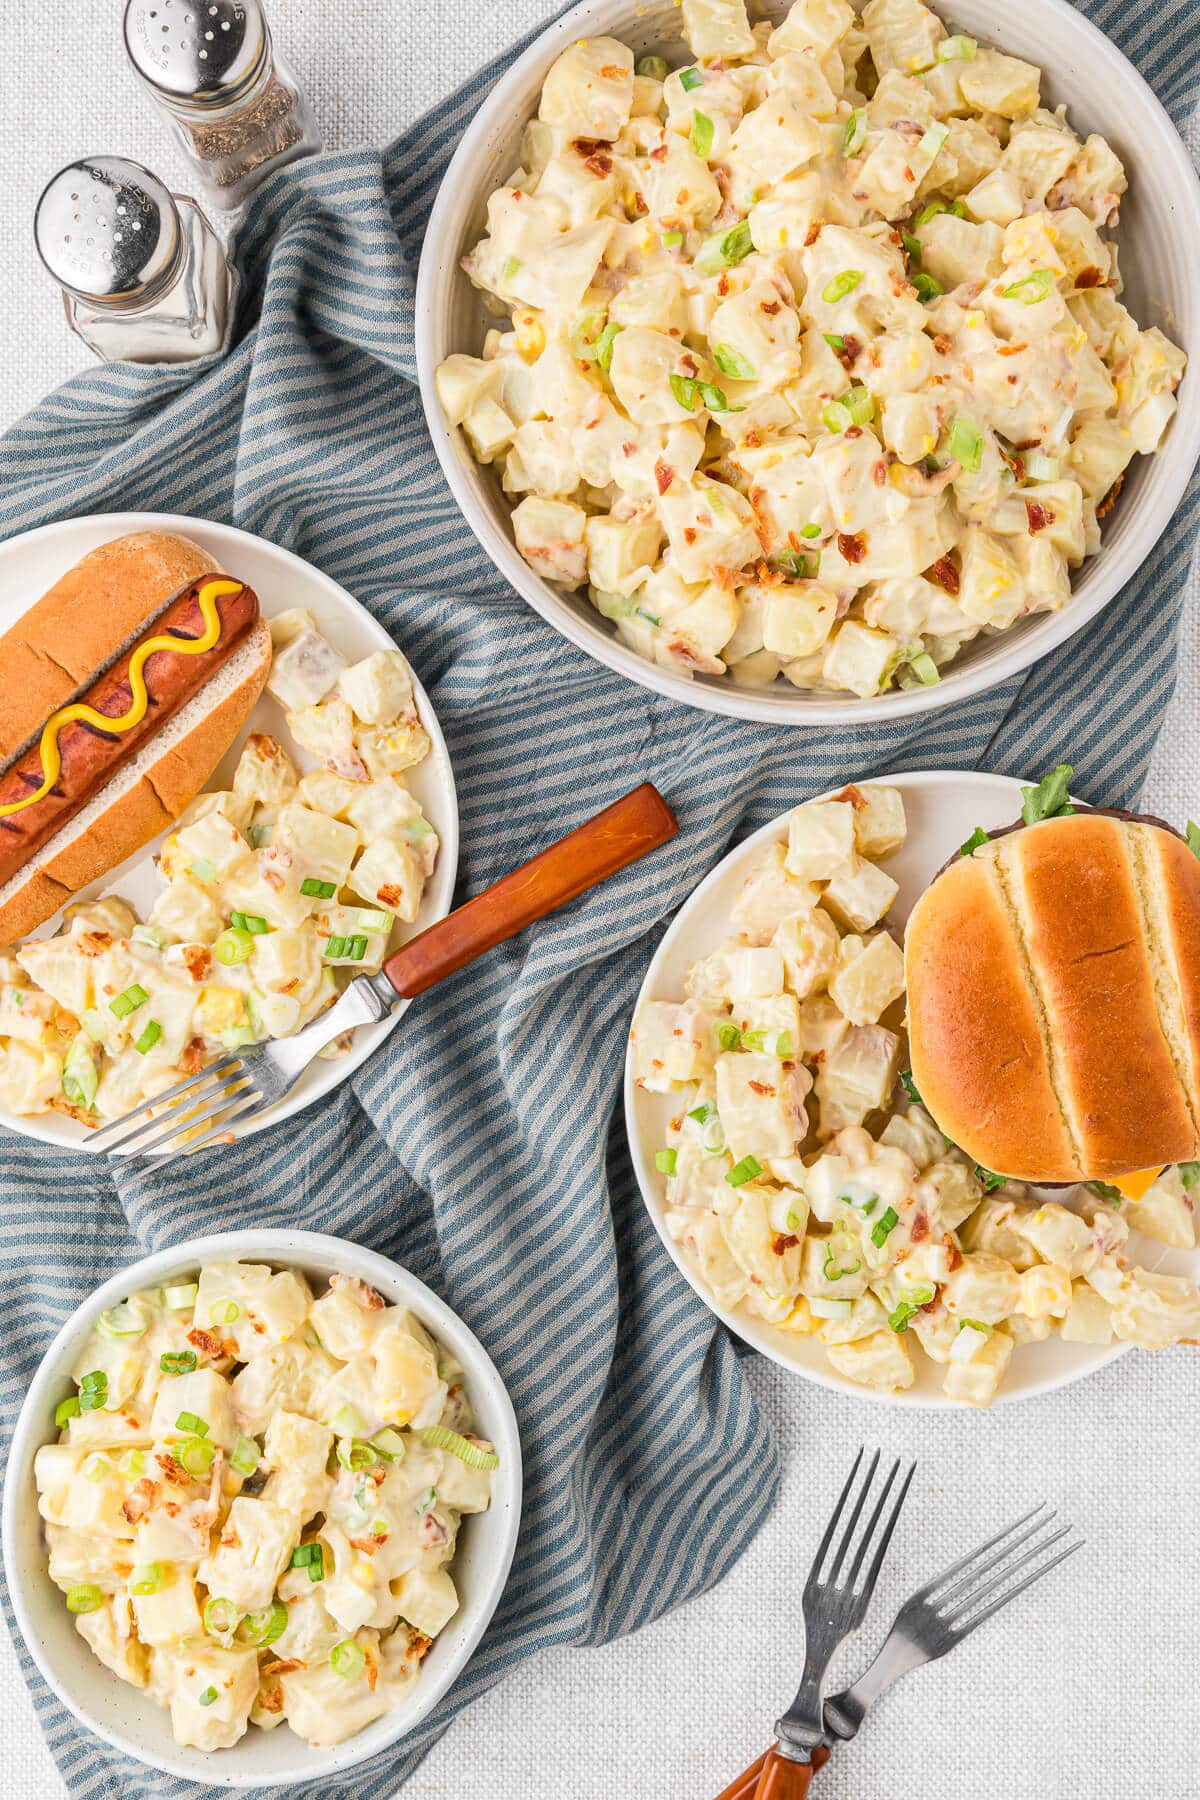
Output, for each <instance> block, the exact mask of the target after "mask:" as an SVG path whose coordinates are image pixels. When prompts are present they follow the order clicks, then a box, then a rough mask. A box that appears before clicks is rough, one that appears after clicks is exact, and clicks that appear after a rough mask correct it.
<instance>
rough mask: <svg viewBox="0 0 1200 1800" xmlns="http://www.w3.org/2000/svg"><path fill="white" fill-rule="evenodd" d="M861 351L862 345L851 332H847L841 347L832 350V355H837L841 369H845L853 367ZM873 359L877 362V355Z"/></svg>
mask: <svg viewBox="0 0 1200 1800" xmlns="http://www.w3.org/2000/svg"><path fill="white" fill-rule="evenodd" d="M861 353H862V345H861V343H860V342H859V340H858V339H857V338H856V337H855V336H854V333H853V332H847V334H846V341H845V343H844V344H843V345H842V347H841V349H840V350H835V351H834V355H835V356H836V357H837V359H838V361H839V362H840V363H841V365H842V367H843V369H846V370H849V369H852V368H853V367H854V364H855V363H856V362H857V361H858V358H859V356H860V355H861ZM875 361H876V363H878V361H879V358H878V356H877V357H876V358H875Z"/></svg>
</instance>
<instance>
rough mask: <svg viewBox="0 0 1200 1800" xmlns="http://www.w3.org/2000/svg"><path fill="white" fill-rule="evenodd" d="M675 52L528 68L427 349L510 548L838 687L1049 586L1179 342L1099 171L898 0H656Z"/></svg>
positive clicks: (911, 673) (1095, 142) (1147, 448)
mask: <svg viewBox="0 0 1200 1800" xmlns="http://www.w3.org/2000/svg"><path fill="white" fill-rule="evenodd" d="M682 21H683V28H684V32H685V35H686V38H687V42H688V44H689V46H690V48H691V52H692V60H691V61H689V62H687V63H685V64H683V66H681V67H677V68H671V67H669V65H668V62H667V61H666V59H665V58H663V57H662V56H659V55H635V54H634V52H633V51H632V50H631V49H629V48H628V46H626V45H624V44H621V43H618V42H617V41H616V40H615V39H613V38H608V37H603V38H597V39H594V40H590V41H581V42H578V43H575V44H572V45H571V47H570V48H569V49H567V50H565V51H564V52H563V53H562V55H561V56H560V57H559V58H558V60H557V62H556V63H555V64H554V66H553V67H552V68H551V70H550V73H549V74H548V76H547V78H546V82H545V85H544V87H543V90H542V96H541V103H540V106H539V109H538V115H537V118H536V119H534V120H532V121H531V122H530V123H529V125H528V127H527V129H526V132H525V137H524V140H523V146H522V150H521V163H520V166H519V167H518V168H517V169H515V170H514V171H513V172H512V173H511V174H510V176H509V178H508V180H507V181H506V182H505V184H504V185H503V186H502V187H499V188H497V189H496V191H495V192H494V193H493V194H492V196H491V199H490V201H489V203H488V209H487V230H486V234H485V235H484V237H483V238H482V239H481V241H480V242H479V243H478V244H477V245H476V246H475V247H474V249H472V250H471V252H470V253H469V255H467V257H466V258H465V260H464V263H463V267H464V268H465V270H466V272H467V274H468V275H469V277H470V279H471V280H472V281H473V282H474V283H475V285H476V286H477V287H478V288H479V289H480V290H481V291H482V294H483V296H484V300H485V303H486V304H487V306H488V307H489V309H490V310H491V311H493V312H495V313H497V314H508V315H510V321H509V323H508V325H507V326H503V325H497V326H496V327H495V328H494V329H492V330H489V331H488V333H487V336H486V340H485V342H484V345H483V354H482V356H481V357H476V356H471V355H466V354H455V355H453V356H450V357H449V358H448V359H447V360H446V361H445V362H444V363H443V364H442V366H441V368H440V369H439V371H438V375H437V386H438V393H439V396H440V399H441V403H442V406H443V408H444V410H445V413H446V416H447V418H448V419H449V421H450V423H451V424H452V425H455V426H461V427H462V429H463V431H464V433H465V435H466V438H467V440H468V442H469V444H470V447H471V450H472V452H473V453H474V455H475V456H476V458H477V459H478V460H479V461H480V462H483V463H489V464H491V465H492V466H493V467H494V468H495V470H496V472H497V475H498V477H499V479H500V481H501V483H502V485H503V489H504V492H505V493H506V494H507V495H508V496H510V498H511V500H512V503H513V514H512V524H513V531H514V534H515V537H516V543H517V547H518V549H519V550H520V551H521V553H522V555H523V556H524V557H525V559H526V561H527V562H528V563H529V565H530V567H531V568H533V569H534V570H535V571H536V572H537V573H538V574H539V575H541V576H543V577H544V578H545V579H546V580H547V581H550V582H553V583H555V584H557V585H558V586H559V587H561V588H563V589H570V590H585V591H586V593H587V595H588V596H589V598H590V600H591V602H592V604H593V605H594V606H595V607H597V608H598V610H599V611H600V612H601V613H602V614H603V615H604V617H605V618H606V619H609V620H611V621H612V624H613V627H614V629H615V631H616V633H617V635H618V636H619V637H620V638H622V639H623V640H624V641H625V642H626V643H627V644H628V645H630V646H631V647H632V648H633V649H634V650H636V651H638V652H640V653H641V654H642V655H644V656H646V657H648V658H650V659H652V660H653V661H655V662H657V663H659V664H660V665H663V666H667V667H670V668H672V669H676V670H681V671H683V672H685V673H689V674H694V673H696V672H702V673H704V674H705V675H709V676H723V675H725V674H728V675H729V676H730V677H731V678H732V679H733V680H734V681H735V682H739V683H745V684H750V685H762V684H766V683H770V682H773V681H775V680H776V679H777V678H778V677H780V676H782V677H784V678H786V680H788V681H790V682H792V683H794V684H795V685H796V686H797V687H800V688H805V689H818V690H836V691H839V692H845V693H849V694H853V695H857V696H860V697H862V698H867V697H870V696H874V695H877V694H880V693H882V692H883V691H884V690H886V689H888V688H893V687H896V686H899V687H911V686H914V685H929V684H932V683H935V682H936V681H937V680H938V679H939V671H940V670H942V669H943V668H944V667H945V666H946V665H947V664H948V663H950V662H952V661H953V659H954V657H955V656H957V654H958V653H959V651H960V650H961V648H962V646H963V645H964V644H966V643H967V642H969V640H971V639H972V638H975V637H977V636H978V635H979V634H980V633H986V634H994V633H997V632H1001V631H1004V630H1007V629H1008V628H1009V627H1011V626H1012V625H1014V624H1015V623H1016V622H1017V620H1019V619H1021V618H1023V617H1024V616H1026V615H1027V614H1030V613H1037V612H1047V611H1055V610H1057V609H1058V608H1060V607H1062V606H1064V605H1066V604H1067V603H1068V601H1069V599H1070V594H1071V574H1070V571H1071V570H1072V569H1073V568H1075V567H1077V566H1078V565H1079V564H1080V563H1081V562H1082V561H1083V560H1084V558H1085V557H1086V556H1088V555H1089V554H1091V553H1092V552H1094V551H1095V550H1096V549H1097V548H1098V546H1099V543H1100V523H1099V521H1100V519H1101V518H1102V517H1103V515H1104V514H1105V513H1106V512H1107V510H1108V509H1109V507H1110V506H1111V505H1112V504H1113V502H1114V499H1115V496H1116V493H1117V491H1118V489H1119V487H1120V485H1121V482H1122V479H1123V476H1124V471H1125V469H1126V467H1127V465H1128V464H1129V462H1130V459H1131V458H1132V457H1133V456H1134V455H1136V454H1138V453H1139V452H1140V453H1142V454H1150V453H1151V452H1153V451H1154V450H1156V449H1157V448H1158V447H1159V445H1160V444H1161V442H1162V439H1163V434H1164V432H1165V431H1166V429H1167V427H1168V425H1169V424H1170V421H1171V417H1172V415H1173V413H1174V412H1175V409H1176V401H1175V398H1174V390H1175V388H1176V386H1177V385H1178V383H1179V381H1180V378H1181V376H1182V374H1183V370H1184V365H1185V358H1184V355H1183V353H1182V351H1180V350H1179V349H1177V348H1176V346H1175V345H1174V344H1172V343H1171V342H1170V341H1169V340H1168V339H1167V338H1166V337H1165V336H1164V335H1163V333H1162V332H1161V331H1159V330H1158V329H1157V328H1151V329H1150V330H1148V331H1143V330H1141V329H1139V327H1138V324H1137V322H1136V321H1135V320H1134V319H1133V318H1132V317H1131V315H1130V313H1129V312H1128V311H1127V310H1126V308H1125V307H1124V306H1123V305H1122V303H1121V298H1120V295H1121V291H1122V283H1121V277H1120V273H1119V270H1118V266H1117V248H1116V244H1115V243H1114V241H1113V239H1112V238H1111V236H1110V235H1108V234H1109V233H1110V232H1111V231H1112V229H1113V228H1114V227H1115V226H1116V224H1117V219H1118V212H1119V207H1120V202H1121V197H1122V195H1123V193H1124V192H1125V188H1126V178H1125V172H1124V170H1123V169H1122V166H1121V163H1120V160H1119V159H1118V157H1117V156H1116V155H1115V153H1114V152H1113V150H1112V149H1111V148H1110V146H1109V145H1108V144H1107V143H1106V142H1105V140H1104V139H1103V138H1102V137H1099V136H1097V135H1095V134H1094V133H1093V134H1092V135H1090V136H1088V137H1086V138H1085V139H1082V140H1081V139H1080V138H1079V137H1078V136H1077V135H1076V133H1075V131H1074V130H1073V129H1072V127H1071V124H1070V122H1069V121H1068V119H1067V117H1066V115H1065V110H1064V109H1063V108H1061V107H1060V108H1058V109H1056V110H1051V109H1050V108H1048V107H1047V106H1044V105H1043V104H1042V97H1041V85H1040V84H1041V77H1040V73H1039V71H1038V69H1037V68H1035V67H1034V66H1033V65H1032V64H1031V63H1027V62H1023V61H1021V60H1020V59H1018V58H1016V57H1013V56H1007V55H1004V54H1002V53H1001V52H999V51H997V50H994V49H989V48H988V47H987V46H985V45H984V44H981V43H977V42H976V41H975V39H973V38H971V37H968V36H966V35H964V34H962V33H959V32H955V33H948V32H947V29H946V27H945V26H944V25H943V23H942V21H941V19H940V18H938V17H937V15H936V14H935V13H933V12H931V11H930V10H929V9H928V7H926V6H924V5H922V4H921V0H868V3H867V5H866V6H865V7H864V8H863V11H862V15H861V18H860V17H857V16H856V15H855V13H854V12H853V11H852V9H851V7H850V6H849V5H848V4H847V0H795V4H794V5H793V6H792V8H791V10H790V11H789V12H788V13H787V15H786V17H785V18H784V19H783V20H782V22H781V23H780V24H779V25H777V26H776V27H775V28H772V27H771V26H770V25H769V24H758V25H754V26H753V27H751V25H750V24H749V22H748V20H747V15H746V9H745V5H744V4H743V0H682Z"/></svg>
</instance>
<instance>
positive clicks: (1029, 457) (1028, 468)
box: [1021, 450, 1059, 481]
mask: <svg viewBox="0 0 1200 1800" xmlns="http://www.w3.org/2000/svg"><path fill="white" fill-rule="evenodd" d="M1021 461H1022V463H1023V464H1024V465H1025V474H1026V476H1027V477H1028V478H1029V480H1030V481H1057V480H1058V470H1059V462H1058V458H1057V456H1047V455H1046V453H1045V452H1044V451H1043V450H1026V451H1023V452H1022V455H1021Z"/></svg>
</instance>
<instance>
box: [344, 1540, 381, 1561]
mask: <svg viewBox="0 0 1200 1800" xmlns="http://www.w3.org/2000/svg"><path fill="white" fill-rule="evenodd" d="M383 1542H384V1539H383V1538H381V1537H378V1538H373V1537H354V1538H351V1539H350V1544H351V1547H352V1548H353V1549H355V1550H361V1551H362V1553H363V1555H364V1556H374V1554H375V1552H376V1551H377V1550H378V1548H379V1546H380V1544H382V1543H383Z"/></svg>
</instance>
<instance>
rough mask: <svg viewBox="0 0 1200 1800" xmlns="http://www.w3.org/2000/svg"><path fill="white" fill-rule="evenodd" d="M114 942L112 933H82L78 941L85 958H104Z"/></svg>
mask: <svg viewBox="0 0 1200 1800" xmlns="http://www.w3.org/2000/svg"><path fill="white" fill-rule="evenodd" d="M112 941H113V935H112V932H111V931H81V932H80V934H79V937H78V939H77V943H78V946H79V949H80V951H81V952H82V954H83V955H84V956H103V955H104V952H105V951H106V950H107V949H108V948H109V947H110V945H111V944H112Z"/></svg>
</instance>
